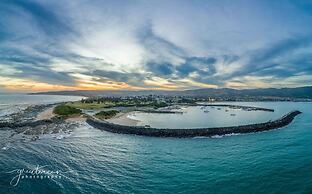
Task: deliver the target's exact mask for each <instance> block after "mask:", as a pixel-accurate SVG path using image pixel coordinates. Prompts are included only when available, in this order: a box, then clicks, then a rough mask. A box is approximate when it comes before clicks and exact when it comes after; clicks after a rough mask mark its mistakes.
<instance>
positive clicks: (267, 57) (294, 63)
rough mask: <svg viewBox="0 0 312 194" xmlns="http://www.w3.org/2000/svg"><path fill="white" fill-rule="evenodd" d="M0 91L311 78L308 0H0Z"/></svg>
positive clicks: (311, 1) (247, 84)
mask: <svg viewBox="0 0 312 194" xmlns="http://www.w3.org/2000/svg"><path fill="white" fill-rule="evenodd" d="M0 16H1V17H0V91H27V92H28V91H55V90H151V89H155V90H184V89H195V88H225V87H226V88H236V89H244V88H269V87H277V88H280V87H300V86H306V85H312V0H274V1H272V0H92V1H87V0H62V1H54V0H1V1H0Z"/></svg>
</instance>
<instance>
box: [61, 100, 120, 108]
mask: <svg viewBox="0 0 312 194" xmlns="http://www.w3.org/2000/svg"><path fill="white" fill-rule="evenodd" d="M66 105H67V106H70V107H73V108H79V109H101V108H111V107H114V106H115V103H112V102H104V103H98V102H93V103H83V102H81V101H76V102H68V103H66Z"/></svg>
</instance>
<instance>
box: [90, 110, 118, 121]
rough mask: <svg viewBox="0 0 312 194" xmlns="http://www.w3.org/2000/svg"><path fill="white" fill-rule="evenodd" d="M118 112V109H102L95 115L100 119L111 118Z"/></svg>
mask: <svg viewBox="0 0 312 194" xmlns="http://www.w3.org/2000/svg"><path fill="white" fill-rule="evenodd" d="M117 113H119V111H117V110H109V111H101V112H98V113H96V114H95V116H96V117H97V118H100V119H110V118H112V117H114V116H116V115H117Z"/></svg>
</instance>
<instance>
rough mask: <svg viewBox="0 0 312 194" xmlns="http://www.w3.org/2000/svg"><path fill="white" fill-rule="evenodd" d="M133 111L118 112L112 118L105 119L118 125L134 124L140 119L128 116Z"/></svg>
mask: <svg viewBox="0 0 312 194" xmlns="http://www.w3.org/2000/svg"><path fill="white" fill-rule="evenodd" d="M133 113H134V112H127V113H118V115H116V116H115V117H114V118H111V119H107V120H106V121H107V122H111V123H115V124H119V125H127V126H136V125H137V124H138V123H139V122H140V121H138V120H134V119H130V118H128V115H130V114H133Z"/></svg>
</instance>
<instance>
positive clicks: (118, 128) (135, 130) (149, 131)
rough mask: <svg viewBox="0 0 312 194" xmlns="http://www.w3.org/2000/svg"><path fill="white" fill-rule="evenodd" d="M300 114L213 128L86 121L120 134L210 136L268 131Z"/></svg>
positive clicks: (283, 124) (293, 112) (289, 114)
mask: <svg viewBox="0 0 312 194" xmlns="http://www.w3.org/2000/svg"><path fill="white" fill-rule="evenodd" d="M299 114H301V112H300V111H297V110H296V111H292V112H289V113H288V114H286V115H284V116H283V117H281V118H279V119H277V120H274V121H269V122H265V123H257V124H250V125H241V126H232V127H214V128H195V129H158V128H148V127H143V126H124V125H117V124H114V123H109V122H105V121H101V120H98V119H96V118H93V117H92V118H88V119H87V121H86V122H87V123H88V124H89V125H91V126H93V127H95V128H98V129H101V130H105V131H109V132H112V133H120V134H133V135H142V136H153V137H178V138H186V137H197V136H204V137H211V136H215V135H226V134H233V133H234V134H235V133H252V132H261V131H268V130H272V129H277V128H281V127H284V126H287V125H288V124H289V123H291V122H292V121H293V119H294V118H295V117H296V116H297V115H299Z"/></svg>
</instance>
